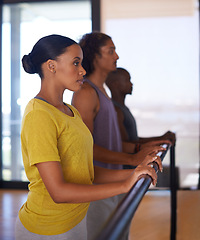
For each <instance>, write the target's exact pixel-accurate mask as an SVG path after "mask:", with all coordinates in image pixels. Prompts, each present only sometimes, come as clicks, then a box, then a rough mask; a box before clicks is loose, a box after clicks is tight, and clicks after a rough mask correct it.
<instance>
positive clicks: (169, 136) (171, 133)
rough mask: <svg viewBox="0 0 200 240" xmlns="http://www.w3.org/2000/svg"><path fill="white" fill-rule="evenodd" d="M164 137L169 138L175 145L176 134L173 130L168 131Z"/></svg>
mask: <svg viewBox="0 0 200 240" xmlns="http://www.w3.org/2000/svg"><path fill="white" fill-rule="evenodd" d="M162 138H163V139H168V140H170V142H171V144H172V145H173V146H174V145H175V143H176V134H175V133H173V132H171V131H167V132H166V133H165V134H164V135H163V136H162Z"/></svg>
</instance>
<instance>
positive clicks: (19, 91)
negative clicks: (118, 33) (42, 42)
mask: <svg viewBox="0 0 200 240" xmlns="http://www.w3.org/2000/svg"><path fill="white" fill-rule="evenodd" d="M91 27H92V25H91V6H90V1H65V2H64V1H60V2H59V1H54V2H46V3H45V2H42V3H16V4H5V5H3V26H2V36H3V39H2V45H3V47H2V116H3V126H2V152H3V154H2V155H3V160H2V168H3V169H2V178H3V180H7V181H10V180H17V181H26V176H25V173H24V169H23V163H22V157H21V148H20V128H21V118H22V115H23V111H24V108H25V106H26V104H27V102H28V101H29V100H30V99H31V98H33V97H34V96H35V95H36V94H37V92H38V91H39V87H40V79H39V77H38V76H37V75H30V74H27V73H25V72H24V70H23V69H22V67H21V58H22V56H23V55H24V54H28V53H29V52H30V51H31V50H32V47H33V45H34V44H35V43H36V42H37V41H38V40H39V39H40V38H41V37H43V36H45V35H49V34H61V35H65V36H68V37H70V38H72V39H74V40H75V41H78V40H79V38H80V36H82V35H83V34H84V33H86V32H91ZM71 95H72V93H71V92H69V91H66V93H65V99H64V100H65V101H66V102H70V100H71Z"/></svg>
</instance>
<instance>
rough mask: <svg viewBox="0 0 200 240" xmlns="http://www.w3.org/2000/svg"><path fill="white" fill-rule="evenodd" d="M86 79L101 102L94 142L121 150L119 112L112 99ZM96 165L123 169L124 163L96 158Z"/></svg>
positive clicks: (111, 148)
mask: <svg viewBox="0 0 200 240" xmlns="http://www.w3.org/2000/svg"><path fill="white" fill-rule="evenodd" d="M85 81H86V82H88V83H89V84H90V85H91V86H92V87H93V88H94V89H95V90H96V92H97V95H98V97H99V102H100V108H99V112H98V113H97V115H96V117H95V120H94V130H93V138H94V143H95V144H97V145H99V146H101V147H103V148H106V149H108V150H111V151H115V152H121V151H122V141H121V135H120V130H119V125H118V120H117V113H116V111H115V107H114V105H113V103H112V101H111V99H109V98H107V97H106V96H105V95H104V94H103V93H102V92H101V91H100V90H99V88H98V87H97V86H96V85H95V84H94V83H92V82H91V81H89V80H88V79H86V80H85ZM94 165H96V166H99V167H104V168H109V169H122V165H119V164H109V163H103V162H99V161H96V160H95V159H94Z"/></svg>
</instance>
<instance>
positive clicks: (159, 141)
mask: <svg viewBox="0 0 200 240" xmlns="http://www.w3.org/2000/svg"><path fill="white" fill-rule="evenodd" d="M162 144H169V145H171V144H172V143H171V141H170V140H167V139H163V140H154V141H150V142H147V143H143V144H141V146H140V149H141V150H142V149H144V148H146V147H152V146H160V145H162Z"/></svg>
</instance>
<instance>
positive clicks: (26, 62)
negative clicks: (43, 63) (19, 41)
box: [22, 54, 37, 74]
mask: <svg viewBox="0 0 200 240" xmlns="http://www.w3.org/2000/svg"><path fill="white" fill-rule="evenodd" d="M22 65H23V68H24V70H25V71H26V72H27V73H30V74H34V73H37V70H36V68H35V66H34V64H33V62H32V61H31V57H30V54H29V55H24V56H23V58H22Z"/></svg>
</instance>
